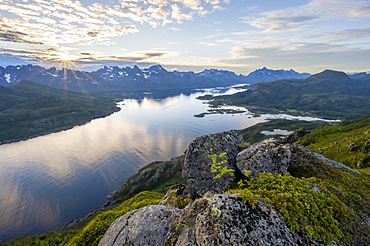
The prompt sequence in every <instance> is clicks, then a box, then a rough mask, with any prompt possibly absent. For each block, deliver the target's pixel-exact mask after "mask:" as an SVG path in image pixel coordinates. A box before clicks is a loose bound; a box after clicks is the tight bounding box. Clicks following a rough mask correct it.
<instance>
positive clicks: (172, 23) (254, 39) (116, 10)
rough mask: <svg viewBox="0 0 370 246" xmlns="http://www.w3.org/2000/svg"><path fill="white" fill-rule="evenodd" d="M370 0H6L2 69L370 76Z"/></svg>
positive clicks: (0, 12)
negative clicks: (271, 71)
mask: <svg viewBox="0 0 370 246" xmlns="http://www.w3.org/2000/svg"><path fill="white" fill-rule="evenodd" d="M369 9H370V3H369V2H368V1H365V0H351V1H345V2H343V1H339V0H334V1H333V0H299V1H294V2H292V1H279V2H276V1H272V0H266V1H259V2H253V1H244V0H241V1H232V0H204V1H201V0H194V1H185V0H173V1H171V0H148V1H141V2H140V1H127V0H113V1H110V2H109V3H105V1H102V0H94V1H87V0H80V1H73V0H66V1H59V0H51V1H46V0H28V1H25V0H12V1H10V0H4V1H2V3H0V16H1V17H0V23H1V28H0V66H7V65H22V64H33V65H40V66H43V67H53V66H55V67H56V66H62V67H68V68H71V69H76V70H84V71H93V70H96V69H98V68H101V67H103V66H119V67H126V66H130V67H132V66H134V65H137V66H139V67H140V68H143V67H149V66H151V65H156V64H161V65H162V66H163V67H165V68H166V69H168V70H170V71H174V70H177V71H195V72H198V71H203V70H205V69H212V68H215V69H222V70H229V71H233V72H235V73H237V74H243V75H246V74H249V73H250V72H252V71H254V70H255V69H257V68H261V67H264V66H266V67H269V68H271V69H274V70H279V69H283V70H290V69H293V70H295V71H298V72H308V73H311V74H314V73H318V72H321V71H323V70H325V69H331V70H336V71H345V72H346V73H349V74H350V73H357V72H363V71H365V72H369V71H370V67H369V65H368V64H370V26H369V24H368V23H370V14H369V13H370V11H369Z"/></svg>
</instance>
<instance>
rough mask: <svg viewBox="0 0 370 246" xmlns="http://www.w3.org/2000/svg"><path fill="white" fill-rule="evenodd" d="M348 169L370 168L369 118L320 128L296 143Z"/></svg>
mask: <svg viewBox="0 0 370 246" xmlns="http://www.w3.org/2000/svg"><path fill="white" fill-rule="evenodd" d="M298 142H299V143H300V144H302V145H304V146H306V147H307V148H309V149H311V150H313V151H316V152H318V153H321V154H323V155H324V156H326V157H328V158H330V159H332V160H335V161H337V162H341V163H343V164H346V165H347V166H350V167H355V168H363V167H369V166H370V116H367V117H363V118H360V119H356V120H350V121H345V122H343V123H341V124H339V125H336V126H325V127H320V128H317V129H315V130H313V131H312V132H311V134H308V135H306V136H304V137H303V138H302V139H301V140H299V141H298Z"/></svg>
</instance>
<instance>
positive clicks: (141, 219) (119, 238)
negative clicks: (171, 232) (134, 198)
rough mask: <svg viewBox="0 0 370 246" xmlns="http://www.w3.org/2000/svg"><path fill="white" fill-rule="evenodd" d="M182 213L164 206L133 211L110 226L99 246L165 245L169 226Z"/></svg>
mask: <svg viewBox="0 0 370 246" xmlns="http://www.w3.org/2000/svg"><path fill="white" fill-rule="evenodd" d="M180 211H181V210H180V209H177V208H174V207H171V206H162V205H153V206H147V207H143V208H141V209H138V210H134V211H131V212H129V213H127V214H125V215H123V216H122V217H120V218H118V219H117V220H115V221H114V222H113V223H112V224H111V225H110V226H109V228H108V230H107V232H106V233H105V235H104V237H103V239H102V240H101V241H100V242H99V246H118V245H164V239H165V236H166V234H167V231H168V226H169V224H170V223H172V222H173V221H174V220H175V219H176V218H177V217H178V216H180Z"/></svg>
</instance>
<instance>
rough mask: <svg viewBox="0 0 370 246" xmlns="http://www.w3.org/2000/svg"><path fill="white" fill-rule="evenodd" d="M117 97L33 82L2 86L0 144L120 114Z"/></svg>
mask: <svg viewBox="0 0 370 246" xmlns="http://www.w3.org/2000/svg"><path fill="white" fill-rule="evenodd" d="M115 98H116V96H114V95H91V94H81V93H75V92H68V91H64V90H58V89H53V88H50V87H48V86H44V85H40V84H36V83H33V82H30V81H22V82H20V83H18V84H16V85H14V86H12V87H9V88H3V87H0V143H5V142H12V141H18V140H22V139H27V138H31V137H35V136H38V135H43V134H47V133H51V132H56V131H61V130H66V129H69V128H72V127H73V126H76V125H82V124H85V123H87V122H89V121H90V120H92V119H94V118H99V117H104V116H107V115H110V114H112V113H113V112H115V111H118V110H119V108H118V107H117V106H116V102H115V101H116V99H115Z"/></svg>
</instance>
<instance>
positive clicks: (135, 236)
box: [99, 132, 356, 246]
mask: <svg viewBox="0 0 370 246" xmlns="http://www.w3.org/2000/svg"><path fill="white" fill-rule="evenodd" d="M240 143H242V138H241V137H240V136H239V135H238V134H237V133H235V132H224V133H219V134H212V135H207V136H203V137H199V138H196V139H195V140H194V141H193V142H192V143H191V144H190V146H189V148H188V149H187V150H186V155H185V159H184V165H183V172H182V174H183V176H184V178H186V179H187V184H186V185H185V186H183V185H176V186H173V187H172V188H171V189H170V190H169V191H168V192H167V194H166V196H165V197H164V198H163V200H162V201H161V202H160V204H161V205H157V206H149V207H145V208H142V209H139V210H135V211H132V212H130V213H128V214H126V215H124V216H122V217H121V218H119V219H118V220H116V221H115V222H114V223H113V224H112V225H111V226H110V228H109V229H108V231H107V232H106V234H105V236H104V238H103V239H102V241H101V242H100V244H99V245H178V246H185V245H320V244H319V243H317V242H315V241H314V240H312V239H310V238H308V237H307V236H305V235H301V234H298V233H296V232H293V231H292V230H290V229H289V228H288V226H287V224H286V223H285V222H284V221H283V220H282V219H281V216H280V214H279V213H278V212H277V211H276V209H275V208H274V207H273V206H270V205H266V204H264V203H263V202H262V201H256V202H255V204H253V206H252V205H250V204H249V203H245V202H243V201H242V199H241V198H240V197H239V195H237V194H234V195H230V194H219V193H222V191H223V190H224V189H225V188H226V187H227V186H228V185H229V184H230V183H231V182H234V181H236V180H237V179H238V178H240V177H241V176H240V177H238V176H237V175H242V173H243V174H244V175H245V176H247V177H248V178H254V177H257V176H258V175H259V174H260V173H261V172H272V173H278V174H284V173H285V172H287V171H288V169H294V168H295V169H299V170H300V169H302V167H303V166H304V165H305V164H307V163H313V162H314V163H318V164H319V165H322V164H328V165H331V166H333V167H335V168H346V169H348V170H350V171H355V170H352V169H349V168H348V167H346V166H344V165H343V164H340V163H337V162H334V161H332V160H329V159H327V158H325V157H323V156H321V155H319V154H317V153H315V152H312V151H310V150H308V149H306V148H305V147H303V146H299V145H294V144H291V143H286V142H285V143H284V142H283V141H281V140H276V139H269V140H265V141H263V142H261V143H258V144H255V145H252V146H250V147H248V148H246V149H244V150H242V151H241V152H239V153H238V145H239V144H240ZM215 166H216V167H217V168H215ZM355 172H356V171H355ZM220 174H221V175H220ZM312 189H314V190H315V191H317V192H321V190H320V189H319V188H318V187H316V186H314V185H312ZM189 198H190V200H189ZM173 206H176V207H179V208H181V209H178V208H174V207H173Z"/></svg>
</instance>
